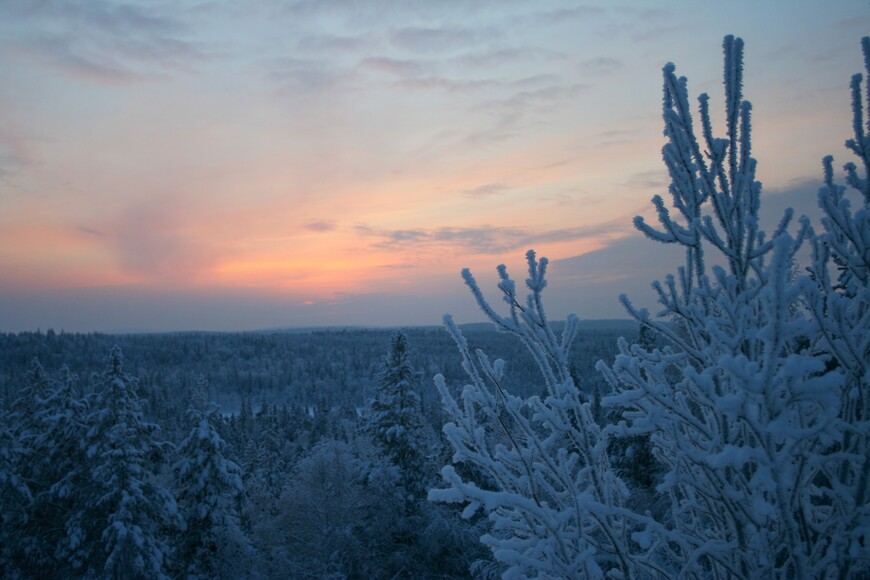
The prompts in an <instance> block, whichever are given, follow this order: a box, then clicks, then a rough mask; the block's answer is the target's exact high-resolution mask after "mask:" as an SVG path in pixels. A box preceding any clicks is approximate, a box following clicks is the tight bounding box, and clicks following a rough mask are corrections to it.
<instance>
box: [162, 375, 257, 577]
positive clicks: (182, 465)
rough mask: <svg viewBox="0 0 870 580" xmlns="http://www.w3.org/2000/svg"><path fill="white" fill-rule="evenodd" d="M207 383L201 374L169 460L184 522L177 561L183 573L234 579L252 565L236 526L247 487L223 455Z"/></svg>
mask: <svg viewBox="0 0 870 580" xmlns="http://www.w3.org/2000/svg"><path fill="white" fill-rule="evenodd" d="M205 387H206V383H205V379H202V381H201V382H200V383H199V384H198V385H197V386H196V387H195V390H194V394H193V398H192V401H191V404H190V408H189V409H188V411H187V414H188V418H189V420H190V423H191V424H192V428H191V430H190V434H189V435H188V436H187V438H186V439H184V441H182V442H181V444H179V446H178V451H177V454H176V457H177V458H178V459H177V461H176V463H175V465H173V472H174V474H175V491H176V500H177V502H178V507H179V511H180V513H181V516H182V519H183V522H184V523H185V526H184V530H183V532H182V533H181V535H180V537H179V540H178V542H177V544H176V554H175V562H176V565H177V567H178V569H179V571H180V572H181V576H183V577H185V578H189V579H195V578H236V577H239V576H240V575H241V574H243V573H244V572H245V569H244V565H245V562H246V561H247V562H248V563H249V564H250V545H249V543H248V541H247V538H246V537H245V535H244V532H243V531H242V530H241V528H240V527H239V514H240V513H241V507H242V506H241V504H242V501H243V499H244V494H245V488H244V485H243V484H242V477H241V468H240V467H239V466H238V465H237V464H235V463H234V462H232V461H230V460H229V459H227V458H226V457H225V455H224V447H225V443H224V441H223V439H222V438H221V436H220V434H219V433H218V430H217V427H218V425H217V423H218V422H219V421H220V415H219V413H218V409H217V406H216V405H214V404H211V403H209V402H208V401H207V399H206V388H205Z"/></svg>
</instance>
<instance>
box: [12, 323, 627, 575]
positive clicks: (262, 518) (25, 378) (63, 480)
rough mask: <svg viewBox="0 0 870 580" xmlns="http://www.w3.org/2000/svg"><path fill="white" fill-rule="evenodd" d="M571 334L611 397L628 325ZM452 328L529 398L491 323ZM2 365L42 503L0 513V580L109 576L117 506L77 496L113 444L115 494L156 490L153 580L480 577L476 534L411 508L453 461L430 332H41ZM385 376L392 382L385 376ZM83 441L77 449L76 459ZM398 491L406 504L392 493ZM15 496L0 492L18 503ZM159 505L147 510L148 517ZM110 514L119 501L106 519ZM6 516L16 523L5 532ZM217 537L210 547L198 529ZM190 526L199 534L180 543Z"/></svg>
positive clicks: (447, 369) (590, 383) (438, 357)
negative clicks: (134, 470)
mask: <svg viewBox="0 0 870 580" xmlns="http://www.w3.org/2000/svg"><path fill="white" fill-rule="evenodd" d="M557 326H558V325H557ZM582 326H583V330H582V331H581V332H580V333H579V334H578V335H577V338H576V339H575V348H574V358H573V360H572V365H573V368H575V369H586V370H587V376H580V375H577V376H576V380H577V381H578V384H584V385H586V386H587V388H589V389H591V390H590V393H593V392H594V389H599V390H602V389H604V380H603V378H602V377H601V375H600V374H599V373H597V372H595V371H594V364H595V362H596V361H598V360H602V359H610V358H612V357H613V355H614V354H615V353H616V342H617V339H618V338H619V337H620V336H624V337H626V338H627V339H629V340H635V339H636V337H637V333H638V325H637V324H636V323H634V322H631V321H590V322H587V323H585V324H584V325H582ZM464 332H465V334H466V335H467V336H468V338H469V340H471V341H472V343H473V344H474V345H475V346H476V347H478V348H482V349H486V350H487V351H490V352H493V353H499V354H500V356H502V357H504V358H505V359H510V360H511V361H512V362H511V369H510V372H509V373H508V374H509V379H508V380H506V383H505V385H506V387H507V388H510V389H512V390H514V391H515V392H518V393H523V394H525V395H531V394H533V393H531V392H526V391H528V390H529V389H528V386H529V385H534V384H535V383H536V380H535V373H536V372H537V369H536V367H535V365H534V361H533V360H531V357H530V355H529V353H528V351H527V350H526V349H525V348H524V347H523V346H522V344H521V343H519V342H518V341H516V340H514V339H513V338H512V337H509V336H506V335H504V334H500V333H497V332H496V331H495V330H494V329H493V328H492V327H491V325H487V324H477V325H466V326H464ZM0 353H3V354H2V363H0V368H2V375H0V393H2V399H0V400H2V401H3V409H4V417H6V418H8V421H9V424H8V425H9V427H8V428H9V430H10V431H11V433H10V432H9V431H7V435H11V436H14V440H15V441H16V442H17V444H18V445H19V446H20V447H19V451H21V455H20V456H19V457H17V458H16V462H17V465H15V466H14V467H15V473H17V477H18V478H20V481H26V482H27V496H28V497H29V498H30V500H32V501H34V502H35V504H37V505H38V504H41V505H40V506H39V507H37V505H32V506H31V507H30V508H28V509H26V510H22V509H21V507H22V505H21V504H20V503H19V501H15V504H13V505H7V506H4V508H5V509H4V513H6V514H8V515H9V516H10V519H9V520H4V530H5V532H4V533H8V532H9V531H11V530H13V529H14V530H15V535H14V536H4V541H3V545H4V550H3V553H4V564H5V565H6V566H10V568H6V573H4V576H6V575H7V574H9V571H10V570H15V569H17V571H18V573H21V574H22V575H23V576H25V577H32V576H34V575H38V576H40V577H58V578H60V577H69V576H77V575H81V574H83V573H86V571H87V570H90V569H94V570H96V569H100V568H103V567H105V566H106V565H108V564H109V563H108V562H106V561H105V554H104V553H103V551H102V549H101V548H102V546H103V541H104V539H103V536H102V532H103V530H102V529H101V528H100V526H101V521H102V520H101V519H100V518H105V517H106V514H107V513H110V511H111V510H110V508H109V506H108V505H107V506H106V507H102V508H100V509H99V510H97V509H96V506H97V504H99V503H100V499H101V498H102V497H104V496H103V494H105V493H106V492H107V491H108V487H103V486H94V487H85V486H81V487H80V486H79V485H78V483H80V482H83V481H86V480H87V479H88V478H89V472H92V471H94V470H97V469H106V467H101V466H100V464H101V461H99V460H98V457H99V456H98V452H97V451H96V449H99V448H100V446H106V445H110V446H115V445H120V444H121V443H122V442H123V444H125V445H127V446H129V447H127V448H126V449H124V454H125V456H126V457H128V458H131V459H132V458H134V457H136V458H137V461H138V459H139V458H141V460H142V463H141V464H140V465H138V466H137V467H138V469H139V470H141V471H140V472H139V474H138V475H137V479H135V480H133V479H131V480H129V481H127V482H125V484H124V485H125V486H127V487H129V488H130V489H134V488H139V487H140V486H149V485H150V486H153V487H152V488H148V487H145V488H143V489H142V494H143V495H142V497H140V498H138V501H140V502H141V503H140V504H139V506H138V507H139V508H144V507H145V506H150V507H149V509H153V510H155V512H154V513H152V514H150V515H149V518H150V519H151V520H152V521H151V522H150V525H151V526H152V528H151V529H148V528H147V527H145V526H142V523H141V522H139V521H138V517H137V518H136V521H137V525H138V526H139V527H140V528H141V529H142V531H141V532H140V533H142V534H143V538H148V536H151V537H150V538H148V539H149V540H150V541H153V542H155V545H154V546H153V548H154V549H155V550H158V551H160V553H161V554H165V560H164V561H163V562H152V563H151V564H149V565H150V566H152V567H151V573H150V574H146V576H150V575H151V574H158V572H160V571H161V570H162V572H161V573H167V572H168V573H169V575H171V576H178V577H209V578H215V577H226V578H238V577H262V578H272V577H275V578H286V577H288V574H289V575H290V576H291V577H299V578H303V577H317V578H320V577H329V576H330V575H332V576H347V577H360V578H362V577H366V578H392V577H395V576H396V575H398V576H399V577H419V578H422V577H431V578H435V577H464V576H467V575H469V574H470V573H471V571H472V567H473V565H475V564H476V565H477V567H478V568H480V567H482V566H484V565H483V564H482V562H483V561H485V554H484V552H483V550H482V547H481V546H480V545H479V542H478V536H479V535H480V532H481V530H480V528H479V526H480V524H481V522H480V521H476V522H467V521H464V520H462V518H461V517H459V516H460V514H459V510H458V509H456V508H454V507H452V506H446V505H444V506H440V505H428V504H426V503H421V500H423V499H424V498H425V491H426V489H428V487H432V486H434V485H435V484H436V483H437V466H438V465H439V463H440V462H443V461H447V460H449V459H448V458H449V447H448V445H447V442H446V441H445V440H444V438H443V436H442V435H440V434H441V431H442V428H443V423H444V420H445V419H444V414H443V412H442V411H441V406H440V401H439V400H438V396H437V391H436V388H435V385H434V383H433V382H432V377H433V376H434V375H435V374H436V373H437V372H441V373H443V374H444V375H445V376H447V377H450V378H451V380H453V381H455V383H456V384H459V383H460V382H461V379H462V376H463V371H462V368H461V365H460V361H459V360H458V357H457V356H456V346H455V344H454V342H453V341H452V339H451V338H450V335H449V334H448V333H447V332H446V331H445V330H444V329H443V328H439V327H431V328H425V327H420V328H408V329H402V330H384V329H379V330H378V329H344V330H339V329H337V330H317V331H295V332H260V333H176V334H151V335H106V334H74V333H73V334H71V333H63V332H61V333H56V332H54V331H53V330H48V331H46V332H32V333H18V334H3V335H0ZM324 353H328V354H324ZM390 357H393V358H390ZM589 371H591V372H589ZM396 372H399V373H404V374H400V376H398V377H393V376H390V373H396ZM578 372H579V370H578ZM385 386H386V387H393V388H395V387H396V386H401V387H402V389H403V390H404V393H403V394H404V397H405V398H406V399H407V400H405V401H399V403H398V405H397V408H398V409H400V410H408V412H409V413H412V415H411V416H410V417H404V418H403V417H396V416H394V415H393V414H392V409H391V405H390V404H389V403H390V402H391V399H390V395H389V394H388V393H385V392H383V391H384V388H385ZM115 389H119V390H115ZM116 397H117V398H116ZM121 404H123V406H124V412H123V414H121V413H119V414H118V415H117V416H115V417H113V418H112V420H114V421H119V422H120V421H123V425H124V429H127V430H129V432H128V433H124V434H123V438H121V440H120V441H116V440H115V439H114V437H115V436H116V435H117V436H121V435H122V434H121V433H115V434H112V431H113V428H117V427H115V426H114V425H113V426H109V425H108V424H104V422H106V421H108V420H109V418H107V417H106V416H105V415H106V413H108V412H110V411H109V408H114V407H115V406H117V405H121ZM112 412H115V411H114V410H113V411H112ZM394 422H395V424H399V425H406V426H407V427H408V428H409V431H408V435H407V437H408V438H409V440H413V441H414V445H415V448H414V451H413V454H412V455H409V454H408V453H409V452H407V451H404V450H403V451H401V452H397V451H396V450H394V449H393V446H394V445H395V443H396V440H400V439H401V438H399V437H395V438H394V437H393V435H387V433H389V432H390V429H391V428H393V427H394ZM101 424H102V426H99V425H101ZM411 426H413V430H411V429H410V427H411ZM101 438H106V440H105V441H100V439H101ZM8 441H9V440H6V441H4V443H5V442H8ZM82 441H88V443H87V445H88V448H87V449H84V450H81V449H76V444H77V443H79V442H82ZM91 448H94V449H95V450H94V451H93V452H89V449H91ZM112 448H113V449H116V447H112ZM25 450H26V451H25ZM8 451H10V450H9V449H8V448H7V449H6V452H7V453H8ZM10 459H11V458H10V457H9V455H8V454H7V455H4V461H9V460H10ZM7 465H8V464H7ZM198 477H208V478H214V479H213V480H212V481H208V480H206V481H194V480H195V478H198ZM77 482H78V483H77ZM6 483H7V484H11V483H12V481H11V480H8V479H7V481H6ZM66 486H70V487H66ZM124 489H125V488H121V489H116V490H114V491H115V493H122V492H123V490H124ZM408 490H412V491H413V493H414V496H413V497H414V499H412V500H409V499H408V498H407V497H403V494H407V491H408ZM10 492H11V493H10V495H6V496H4V497H6V498H7V499H14V498H17V499H19V500H20V496H18V495H17V494H15V493H14V488H13V490H10ZM86 494H90V495H91V497H87V495H86ZM207 494H213V495H212V496H211V497H209V495H207ZM155 501H156V502H158V503H159V504H160V505H159V506H155V505H150V504H152V503H153V502H155ZM194 501H195V502H196V503H194ZM202 502H204V503H205V504H206V505H209V506H211V507H210V512H209V513H208V514H207V518H209V519H210V523H209V525H205V524H204V523H203V522H198V521H197V519H198V518H201V517H202V516H199V515H194V513H195V508H196V506H197V505H200V504H201V503H202ZM167 503H168V504H169V505H170V506H173V505H174V507H167ZM16 506H17V508H16ZM77 506H82V507H84V506H88V507H87V509H82V507H77ZM120 507H121V502H120V500H119V502H118V503H117V504H116V505H115V506H114V508H113V509H120ZM16 509H17V510H18V515H17V516H16V517H18V518H19V519H18V521H17V523H18V525H19V526H20V527H18V526H15V524H16V520H14V519H12V517H11V514H12V513H15V511H16ZM73 514H76V516H75V517H76V518H81V519H76V520H73ZM58 519H60V520H62V521H63V522H64V525H63V526H61V527H58V525H57V524H58ZM73 521H75V524H74V525H75V526H76V527H77V529H75V530H72V529H71V528H70V526H71V525H73ZM210 526H214V527H219V528H220V529H221V532H220V534H219V535H216V536H215V537H212V538H208V537H207V535H206V534H205V533H201V532H202V531H203V530H204V529H208V528H209V527H210ZM196 530H199V532H197V533H198V535H200V538H199V539H194V538H193V537H192V536H191V532H192V531H196ZM71 535H72V536H73V537H74V538H77V539H78V538H80V540H77V541H78V542H80V543H78V544H73V543H72V540H71ZM218 547H219V549H218ZM229 548H232V549H229ZM36 562H38V565H37V564H35V563H36ZM11 566H15V567H16V568H11ZM474 569H477V568H474ZM481 570H483V568H481Z"/></svg>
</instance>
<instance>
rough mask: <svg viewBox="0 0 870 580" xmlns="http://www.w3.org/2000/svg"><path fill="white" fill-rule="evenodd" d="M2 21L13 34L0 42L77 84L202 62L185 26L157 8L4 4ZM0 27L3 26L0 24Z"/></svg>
mask: <svg viewBox="0 0 870 580" xmlns="http://www.w3.org/2000/svg"><path fill="white" fill-rule="evenodd" d="M0 18H2V19H3V20H5V22H6V26H9V25H10V24H13V23H14V24H15V28H14V31H13V32H12V33H11V34H7V35H6V41H5V42H3V43H0V47H2V49H3V51H4V52H5V53H6V54H7V56H11V57H13V58H27V59H30V60H33V61H36V62H38V63H40V64H43V65H46V66H51V67H54V68H56V69H58V70H60V71H62V72H63V73H65V74H67V75H69V76H71V77H74V78H78V79H83V80H87V81H92V82H101V83H106V82H108V83H117V82H127V81H132V80H139V79H143V78H153V77H155V76H161V75H165V74H168V73H170V72H171V71H173V70H179V69H185V70H186V69H189V68H190V67H191V66H192V65H193V64H194V63H196V62H198V61H201V60H203V59H204V58H206V55H205V53H204V52H203V51H202V50H201V49H200V48H199V47H198V46H197V45H195V44H194V43H193V42H192V41H190V40H187V39H186V38H185V36H186V34H187V31H188V26H187V25H186V24H185V23H184V22H183V21H182V20H181V19H179V18H178V17H177V16H175V15H173V16H171V17H170V16H168V15H166V14H164V13H162V12H160V11H159V10H158V9H157V8H155V7H150V6H143V5H133V4H118V3H115V2H107V1H102V0H94V1H92V2H52V1H47V2H38V3H37V2H32V3H27V2H4V3H2V4H0ZM0 26H2V25H0Z"/></svg>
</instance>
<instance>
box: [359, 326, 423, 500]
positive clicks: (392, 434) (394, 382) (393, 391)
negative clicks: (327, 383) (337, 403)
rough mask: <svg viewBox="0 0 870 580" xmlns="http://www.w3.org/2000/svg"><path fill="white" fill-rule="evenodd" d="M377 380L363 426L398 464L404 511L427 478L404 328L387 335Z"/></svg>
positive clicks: (415, 377) (383, 452)
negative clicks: (388, 345)
mask: <svg viewBox="0 0 870 580" xmlns="http://www.w3.org/2000/svg"><path fill="white" fill-rule="evenodd" d="M378 380H379V384H378V388H377V392H376V393H375V397H374V398H373V399H371V400H370V401H369V405H368V407H369V408H368V415H367V417H366V422H365V430H366V431H367V432H368V433H369V434H370V435H371V437H372V439H373V440H374V442H375V443H376V445H378V448H379V450H380V453H381V455H382V456H383V457H384V458H385V459H387V460H388V461H389V462H390V463H392V465H394V466H395V467H396V468H398V470H399V481H400V483H401V485H402V488H403V492H404V495H405V502H404V503H405V507H406V512H407V511H408V510H410V509H412V506H413V505H415V504H417V503H419V502H420V500H421V499H422V498H423V495H424V492H425V490H426V486H427V484H428V483H429V482H428V481H427V479H428V476H427V473H426V467H427V460H428V458H427V452H426V441H425V437H424V434H423V420H422V416H421V410H420V395H419V393H418V392H417V387H418V385H419V380H418V373H417V371H416V370H415V369H414V366H413V365H412V364H411V358H410V349H409V345H408V338H407V336H406V335H405V333H404V332H401V331H397V332H396V333H395V334H393V336H392V338H391V339H390V347H389V350H388V351H387V354H386V355H385V356H384V360H383V362H382V365H381V370H380V376H379V377H378ZM406 515H408V514H407V513H406Z"/></svg>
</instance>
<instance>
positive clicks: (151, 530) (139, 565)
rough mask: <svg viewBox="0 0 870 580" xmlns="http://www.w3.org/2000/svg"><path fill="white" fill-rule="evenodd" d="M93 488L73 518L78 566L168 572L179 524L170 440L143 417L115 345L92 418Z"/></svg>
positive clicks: (113, 574) (100, 571) (94, 570)
mask: <svg viewBox="0 0 870 580" xmlns="http://www.w3.org/2000/svg"><path fill="white" fill-rule="evenodd" d="M88 424H89V430H88V433H87V436H86V455H87V458H88V461H89V464H88V475H89V478H88V489H87V490H83V493H84V495H83V498H82V501H81V502H80V503H79V506H78V507H79V511H78V512H77V513H75V514H73V516H72V518H71V519H70V520H69V521H68V522H67V529H68V532H69V533H70V535H71V541H70V545H71V546H73V547H75V548H76V553H75V557H76V559H75V561H74V562H75V564H76V568H77V569H78V570H80V571H81V572H86V573H88V574H96V575H100V576H103V577H106V578H164V577H167V565H168V562H167V559H168V558H167V556H168V555H169V546H168V544H167V542H166V539H165V534H166V530H167V529H169V528H170V527H171V526H174V525H176V522H177V509H176V505H175V499H174V498H173V496H172V494H171V493H170V492H169V491H168V490H167V489H166V488H164V487H163V486H162V485H161V484H160V483H159V481H158V474H159V469H160V467H161V465H162V464H163V462H164V460H165V457H166V454H167V451H169V448H170V447H171V446H170V445H168V444H166V443H164V442H162V441H160V439H159V438H158V433H159V428H158V427H157V425H154V424H150V423H146V422H144V421H143V419H142V411H141V407H140V403H139V396H138V394H137V391H136V380H135V379H134V378H133V377H131V376H129V375H128V374H127V373H126V372H125V371H124V369H123V355H122V353H121V349H120V348H118V347H117V346H116V347H114V348H113V349H112V351H111V353H110V355H109V358H108V362H107V366H106V369H105V371H104V372H103V374H102V377H101V379H100V386H99V390H98V391H97V392H96V393H95V395H94V397H93V401H92V403H91V411H90V415H89V417H88Z"/></svg>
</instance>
